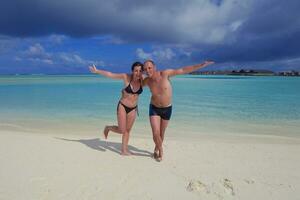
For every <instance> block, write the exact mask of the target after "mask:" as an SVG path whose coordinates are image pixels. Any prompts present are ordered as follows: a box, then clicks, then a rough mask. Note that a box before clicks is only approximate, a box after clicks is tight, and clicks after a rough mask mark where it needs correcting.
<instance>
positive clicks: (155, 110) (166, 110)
mask: <svg viewBox="0 0 300 200" xmlns="http://www.w3.org/2000/svg"><path fill="white" fill-rule="evenodd" d="M153 115H158V116H160V117H161V118H162V119H164V120H170V118H171V115H172V105H171V106H168V107H162V108H160V107H156V106H155V105H153V104H150V105H149V116H153Z"/></svg>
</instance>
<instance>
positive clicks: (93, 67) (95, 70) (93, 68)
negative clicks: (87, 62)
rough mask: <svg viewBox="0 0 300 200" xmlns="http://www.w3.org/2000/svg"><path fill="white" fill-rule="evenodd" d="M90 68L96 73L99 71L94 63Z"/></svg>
mask: <svg viewBox="0 0 300 200" xmlns="http://www.w3.org/2000/svg"><path fill="white" fill-rule="evenodd" d="M89 68H90V72H92V73H94V74H95V73H96V72H97V68H96V66H95V65H94V64H93V65H92V66H89Z"/></svg>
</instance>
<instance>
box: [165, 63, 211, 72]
mask: <svg viewBox="0 0 300 200" xmlns="http://www.w3.org/2000/svg"><path fill="white" fill-rule="evenodd" d="M214 63H215V62H213V61H205V62H203V63H200V64H197V65H191V66H186V67H182V68H179V69H166V70H164V73H166V74H167V75H168V76H175V75H180V74H188V73H191V72H193V71H196V70H198V69H201V68H203V67H206V66H208V65H211V64H214Z"/></svg>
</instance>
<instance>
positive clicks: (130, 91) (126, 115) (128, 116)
mask: <svg viewBox="0 0 300 200" xmlns="http://www.w3.org/2000/svg"><path fill="white" fill-rule="evenodd" d="M90 71H91V72H92V73H95V74H101V75H103V76H106V77H108V78H112V79H121V80H123V81H124V85H125V88H123V89H122V97H121V99H120V101H119V103H118V106H117V116H118V126H105V128H104V131H103V134H104V137H105V139H107V136H108V133H109V131H112V132H115V133H119V134H122V149H121V155H132V153H131V152H130V151H129V150H128V141H129V134H130V130H131V128H132V126H133V123H134V120H135V118H136V113H137V104H138V98H139V95H140V94H141V93H142V92H143V88H142V72H143V64H142V63H140V62H135V63H133V65H132V67H131V71H132V73H131V74H125V73H118V74H117V73H112V72H109V71H105V70H100V69H97V68H96V66H95V65H93V66H91V67H90Z"/></svg>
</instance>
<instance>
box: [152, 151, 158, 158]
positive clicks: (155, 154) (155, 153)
mask: <svg viewBox="0 0 300 200" xmlns="http://www.w3.org/2000/svg"><path fill="white" fill-rule="evenodd" d="M158 155H159V153H158V151H154V153H153V158H154V159H157V158H158Z"/></svg>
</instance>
